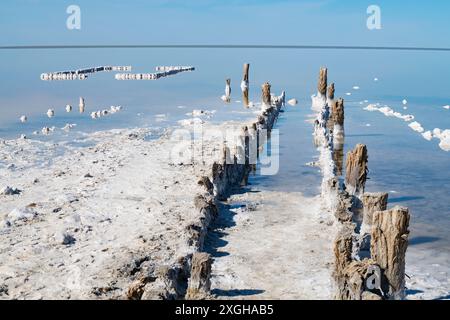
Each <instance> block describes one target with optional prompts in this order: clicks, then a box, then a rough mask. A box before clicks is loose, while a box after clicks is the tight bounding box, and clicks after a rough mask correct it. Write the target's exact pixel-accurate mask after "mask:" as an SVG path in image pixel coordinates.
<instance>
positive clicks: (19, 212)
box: [7, 207, 37, 222]
mask: <svg viewBox="0 0 450 320" xmlns="http://www.w3.org/2000/svg"><path fill="white" fill-rule="evenodd" d="M36 216H37V212H36V211H34V210H33V209H32V208H30V207H22V208H15V209H13V210H12V211H11V212H10V213H9V214H8V215H7V218H8V220H9V221H10V222H16V221H19V220H32V219H33V218H34V217H36Z"/></svg>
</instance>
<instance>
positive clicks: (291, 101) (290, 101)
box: [288, 99, 298, 106]
mask: <svg viewBox="0 0 450 320" xmlns="http://www.w3.org/2000/svg"><path fill="white" fill-rule="evenodd" d="M297 103H298V101H297V99H290V100H289V101H288V104H289V105H290V106H295V105H296V104H297Z"/></svg>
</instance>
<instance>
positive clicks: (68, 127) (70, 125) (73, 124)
mask: <svg viewBox="0 0 450 320" xmlns="http://www.w3.org/2000/svg"><path fill="white" fill-rule="evenodd" d="M75 126H76V123H66V125H65V126H64V127H62V128H61V129H62V130H64V131H70V130H71V129H73V128H74V127H75Z"/></svg>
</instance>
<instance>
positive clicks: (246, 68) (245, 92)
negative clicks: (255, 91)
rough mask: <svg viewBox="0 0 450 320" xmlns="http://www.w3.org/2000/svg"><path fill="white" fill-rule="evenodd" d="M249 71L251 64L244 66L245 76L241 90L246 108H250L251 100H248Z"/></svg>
mask: <svg viewBox="0 0 450 320" xmlns="http://www.w3.org/2000/svg"><path fill="white" fill-rule="evenodd" d="M249 69H250V64H248V63H246V64H244V76H243V78H242V82H241V89H242V103H243V104H244V106H245V107H248V106H249V99H248V87H249V80H248V73H249Z"/></svg>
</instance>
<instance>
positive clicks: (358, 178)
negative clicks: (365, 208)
mask: <svg viewBox="0 0 450 320" xmlns="http://www.w3.org/2000/svg"><path fill="white" fill-rule="evenodd" d="M367 160H368V156H367V147H366V146H365V145H363V144H358V145H356V147H355V149H354V150H352V151H349V152H348V153H347V162H346V174H345V184H346V187H347V191H348V192H349V193H350V194H351V195H359V194H361V193H364V188H365V186H366V179H367V172H368V169H367Z"/></svg>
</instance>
